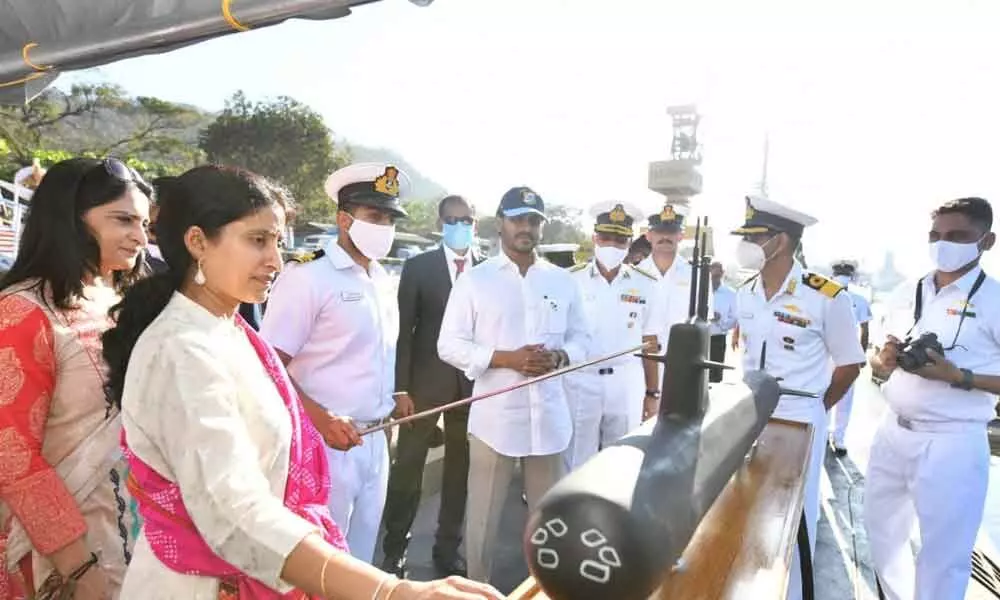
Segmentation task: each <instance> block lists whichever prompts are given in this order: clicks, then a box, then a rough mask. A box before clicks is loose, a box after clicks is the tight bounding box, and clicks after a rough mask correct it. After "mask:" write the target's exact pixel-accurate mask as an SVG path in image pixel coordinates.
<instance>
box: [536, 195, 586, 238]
mask: <svg viewBox="0 0 1000 600" xmlns="http://www.w3.org/2000/svg"><path fill="white" fill-rule="evenodd" d="M546 213H547V216H548V218H549V222H548V223H546V224H545V230H544V232H543V238H544V241H545V243H546V244H561V243H569V244H583V243H584V242H585V241H587V240H589V239H590V236H589V235H587V234H586V233H585V232H584V231H583V226H582V225H581V223H580V217H581V216H582V215H583V211H581V210H580V209H579V208H574V207H572V206H565V205H562V204H550V205H549V206H548V208H547V210H546Z"/></svg>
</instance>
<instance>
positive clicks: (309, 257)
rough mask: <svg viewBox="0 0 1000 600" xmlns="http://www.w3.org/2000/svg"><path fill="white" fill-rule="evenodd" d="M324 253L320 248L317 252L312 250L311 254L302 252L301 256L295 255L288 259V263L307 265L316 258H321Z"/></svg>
mask: <svg viewBox="0 0 1000 600" xmlns="http://www.w3.org/2000/svg"><path fill="white" fill-rule="evenodd" d="M325 254H326V252H324V251H323V249H322V248H320V249H319V250H314V251H313V252H303V253H301V254H296V255H295V256H293V257H291V258H290V259H288V262H294V263H307V262H312V261H314V260H316V259H317V258H323V256H324V255H325Z"/></svg>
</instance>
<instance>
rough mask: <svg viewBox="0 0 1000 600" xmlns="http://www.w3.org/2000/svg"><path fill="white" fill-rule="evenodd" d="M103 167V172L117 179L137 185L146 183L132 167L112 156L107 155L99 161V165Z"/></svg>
mask: <svg viewBox="0 0 1000 600" xmlns="http://www.w3.org/2000/svg"><path fill="white" fill-rule="evenodd" d="M100 166H102V167H104V172H105V173H107V174H108V175H110V176H112V177H114V178H115V179H117V180H118V181H124V182H126V183H135V184H137V185H139V184H141V185H146V182H145V181H144V180H143V178H142V177H140V176H139V174H138V173H136V172H135V170H134V169H132V167H130V166H128V165H126V164H125V163H124V162H122V161H120V160H118V159H117V158H114V157H110V156H109V157H108V158H105V159H104V160H102V161H101V165H100Z"/></svg>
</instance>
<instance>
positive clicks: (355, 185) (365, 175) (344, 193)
mask: <svg viewBox="0 0 1000 600" xmlns="http://www.w3.org/2000/svg"><path fill="white" fill-rule="evenodd" d="M323 189H324V190H325V191H326V195H327V196H328V197H329V198H330V199H331V200H333V201H334V202H336V203H337V204H338V205H339V204H341V203H343V202H347V203H351V204H356V205H361V206H371V207H373V208H379V209H382V210H386V211H389V212H392V213H395V214H396V215H397V216H402V217H405V216H407V215H406V211H405V210H403V207H402V205H401V203H400V198H401V197H405V196H407V195H409V193H410V190H411V189H412V184H411V182H410V177H409V175H407V174H406V173H405V172H404V171H402V170H401V169H400V168H399V167H396V166H395V165H393V164H391V163H385V162H366V163H354V164H352V165H348V166H346V167H344V168H342V169H338V170H336V171H334V172H333V173H331V174H330V176H329V177H327V178H326V183H325V184H324V185H323Z"/></svg>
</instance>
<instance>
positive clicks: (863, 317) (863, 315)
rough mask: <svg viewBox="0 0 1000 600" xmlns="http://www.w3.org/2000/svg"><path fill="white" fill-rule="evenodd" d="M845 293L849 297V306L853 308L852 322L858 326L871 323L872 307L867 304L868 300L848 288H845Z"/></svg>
mask: <svg viewBox="0 0 1000 600" xmlns="http://www.w3.org/2000/svg"><path fill="white" fill-rule="evenodd" d="M847 293H848V294H850V295H851V305H852V307H853V308H854V320H855V321H857V323H858V325H862V324H864V323H867V322H868V321H871V320H872V307H871V305H870V304H868V300H867V299H866V298H865V297H864V296H862V295H861V294H859V293H857V292H855V291H854V290H852V289H851V288H850V287H848V288H847Z"/></svg>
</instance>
